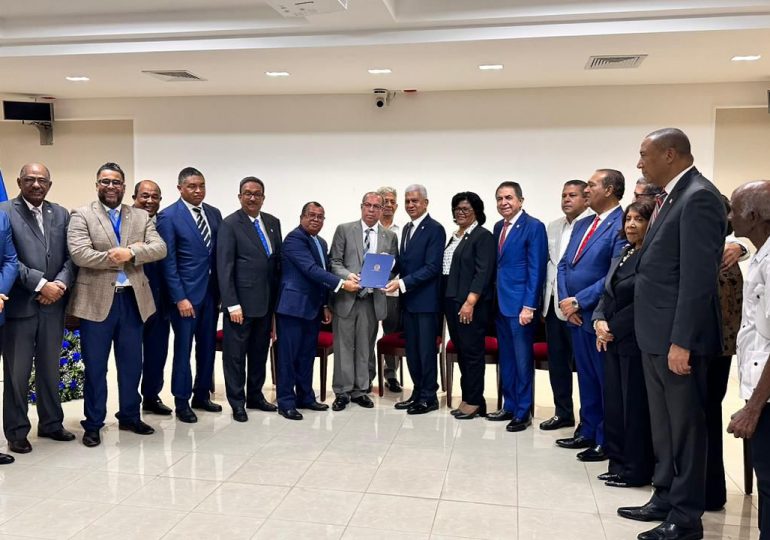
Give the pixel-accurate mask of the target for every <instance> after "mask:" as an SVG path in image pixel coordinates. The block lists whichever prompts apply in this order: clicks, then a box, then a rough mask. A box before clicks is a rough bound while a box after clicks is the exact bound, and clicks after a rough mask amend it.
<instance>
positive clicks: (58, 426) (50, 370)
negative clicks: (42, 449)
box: [0, 163, 75, 454]
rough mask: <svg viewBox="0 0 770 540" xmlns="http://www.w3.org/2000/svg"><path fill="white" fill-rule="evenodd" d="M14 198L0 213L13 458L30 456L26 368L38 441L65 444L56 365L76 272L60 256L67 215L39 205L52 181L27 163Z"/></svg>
mask: <svg viewBox="0 0 770 540" xmlns="http://www.w3.org/2000/svg"><path fill="white" fill-rule="evenodd" d="M17 183H18V185H19V190H20V193H19V196H18V197H16V198H15V199H13V200H10V201H6V202H4V203H2V205H0V209H2V210H3V211H5V212H6V213H7V214H8V217H9V219H10V222H11V229H12V230H13V243H14V244H15V247H16V253H17V255H18V261H19V263H18V264H19V277H18V278H17V279H16V282H15V283H14V284H13V289H11V292H10V293H9V294H8V296H9V299H8V301H7V302H6V303H5V309H4V310H3V311H4V312H5V316H6V325H5V347H4V351H3V356H4V366H5V373H4V394H3V430H4V432H5V438H6V439H8V448H9V449H10V450H11V451H12V452H16V453H20V454H26V453H27V452H30V451H32V445H31V444H30V442H29V440H28V439H27V435H28V434H29V431H30V429H31V425H30V422H29V417H28V415H27V409H28V408H27V393H28V389H29V388H28V387H29V377H30V374H31V372H32V365H33V362H34V366H35V395H36V398H37V399H36V405H37V407H36V408H37V414H38V427H37V434H38V437H45V438H49V439H53V440H55V441H72V440H74V439H75V435H73V434H72V433H70V432H69V431H67V430H66V429H64V426H63V424H62V422H63V421H64V413H63V412H62V408H61V400H60V398H59V357H60V355H61V342H62V335H63V332H64V308H65V307H66V305H67V299H68V298H69V295H68V294H67V290H68V289H69V288H70V287H71V286H72V283H73V281H74V278H75V269H74V267H73V264H72V261H71V260H70V255H69V252H68V251H67V225H68V224H69V220H70V217H69V212H68V211H67V210H65V209H64V208H63V207H61V206H59V205H58V204H54V203H50V202H48V201H46V200H45V198H46V195H47V194H48V190H49V189H51V174H50V172H49V171H48V168H47V167H46V166H45V165H42V164H40V163H28V164H26V165H24V167H22V169H21V172H20V173H19V178H18V180H17Z"/></svg>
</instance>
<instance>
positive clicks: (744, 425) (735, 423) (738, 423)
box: [727, 405, 761, 439]
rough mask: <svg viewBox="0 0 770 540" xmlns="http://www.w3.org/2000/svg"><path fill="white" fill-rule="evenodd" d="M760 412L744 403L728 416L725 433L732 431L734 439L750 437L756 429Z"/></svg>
mask: <svg viewBox="0 0 770 540" xmlns="http://www.w3.org/2000/svg"><path fill="white" fill-rule="evenodd" d="M760 412H761V411H757V410H755V409H753V408H751V407H749V406H748V405H746V406H745V407H743V408H742V409H741V410H739V411H738V412H736V413H735V414H733V415H732V416H731V417H730V424H729V425H728V426H727V433H732V434H733V435H734V436H735V438H736V439H751V437H752V436H753V435H754V431H755V430H756V429H757V423H758V422H759V416H760Z"/></svg>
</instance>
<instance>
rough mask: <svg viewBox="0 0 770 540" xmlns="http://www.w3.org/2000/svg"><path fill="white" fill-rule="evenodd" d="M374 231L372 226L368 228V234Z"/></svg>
mask: <svg viewBox="0 0 770 540" xmlns="http://www.w3.org/2000/svg"><path fill="white" fill-rule="evenodd" d="M372 231H374V229H372V228H371V227H369V228H368V229H366V234H369V233H370V232H372Z"/></svg>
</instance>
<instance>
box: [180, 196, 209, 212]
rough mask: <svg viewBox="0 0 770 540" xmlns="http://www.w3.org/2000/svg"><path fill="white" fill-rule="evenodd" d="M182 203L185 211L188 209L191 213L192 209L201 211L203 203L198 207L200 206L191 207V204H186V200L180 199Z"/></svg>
mask: <svg viewBox="0 0 770 540" xmlns="http://www.w3.org/2000/svg"><path fill="white" fill-rule="evenodd" d="M182 202H183V203H184V205H185V206H186V207H187V209H188V210H189V211H190V212H192V211H193V208H200V209H201V210H203V203H201V205H200V206H193V205H192V204H190V203H188V202H187V201H186V200H184V199H182ZM204 214H205V212H204Z"/></svg>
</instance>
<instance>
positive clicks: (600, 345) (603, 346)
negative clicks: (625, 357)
mask: <svg viewBox="0 0 770 540" xmlns="http://www.w3.org/2000/svg"><path fill="white" fill-rule="evenodd" d="M596 350H597V351H599V352H602V351H606V350H607V342H606V341H605V340H603V339H602V338H600V337H597V338H596Z"/></svg>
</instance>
